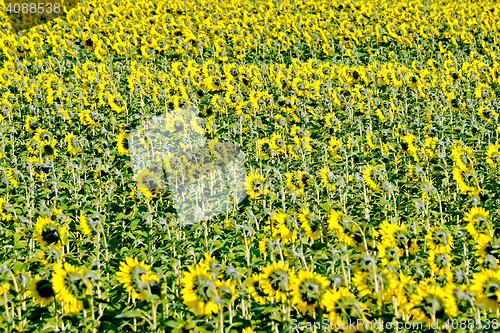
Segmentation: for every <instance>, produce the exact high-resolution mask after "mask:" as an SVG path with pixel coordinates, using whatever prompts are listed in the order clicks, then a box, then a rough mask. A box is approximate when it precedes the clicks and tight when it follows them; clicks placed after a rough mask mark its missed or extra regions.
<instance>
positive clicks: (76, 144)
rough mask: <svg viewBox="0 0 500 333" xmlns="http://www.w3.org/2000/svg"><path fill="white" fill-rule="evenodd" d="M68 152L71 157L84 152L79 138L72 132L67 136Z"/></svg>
mask: <svg viewBox="0 0 500 333" xmlns="http://www.w3.org/2000/svg"><path fill="white" fill-rule="evenodd" d="M66 143H67V150H68V152H69V153H70V154H71V155H77V154H78V153H80V152H81V151H82V146H81V143H80V141H79V140H78V137H77V136H76V135H74V134H73V133H71V132H68V133H67V134H66Z"/></svg>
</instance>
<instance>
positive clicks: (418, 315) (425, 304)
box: [408, 281, 458, 322]
mask: <svg viewBox="0 0 500 333" xmlns="http://www.w3.org/2000/svg"><path fill="white" fill-rule="evenodd" d="M408 309H409V313H410V314H411V315H413V316H414V317H415V319H416V320H418V321H423V322H428V321H431V320H432V321H436V320H438V321H440V322H442V321H444V320H445V319H453V318H455V317H457V316H458V307H457V304H456V301H455V297H454V294H453V288H452V287H441V286H439V285H437V284H427V285H425V284H424V283H423V282H422V281H421V282H420V284H419V286H418V287H417V292H416V293H415V294H412V295H410V303H409V304H408Z"/></svg>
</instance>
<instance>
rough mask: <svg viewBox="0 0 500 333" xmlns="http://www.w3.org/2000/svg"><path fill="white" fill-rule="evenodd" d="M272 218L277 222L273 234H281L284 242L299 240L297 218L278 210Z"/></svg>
mask: <svg viewBox="0 0 500 333" xmlns="http://www.w3.org/2000/svg"><path fill="white" fill-rule="evenodd" d="M272 219H273V220H274V221H275V222H276V224H275V225H274V228H273V235H272V236H275V235H277V234H280V236H281V241H282V242H283V244H286V243H288V242H295V241H296V240H297V229H296V225H297V220H296V219H295V218H294V217H293V216H292V215H289V214H287V213H282V212H279V211H277V212H275V213H274V214H273V217H272Z"/></svg>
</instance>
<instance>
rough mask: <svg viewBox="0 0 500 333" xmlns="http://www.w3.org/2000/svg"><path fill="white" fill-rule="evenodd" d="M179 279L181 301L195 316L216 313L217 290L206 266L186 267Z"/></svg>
mask: <svg viewBox="0 0 500 333" xmlns="http://www.w3.org/2000/svg"><path fill="white" fill-rule="evenodd" d="M188 269H189V272H184V277H183V278H182V279H181V285H182V290H181V294H182V299H183V301H184V304H186V305H187V306H188V307H189V308H190V309H191V310H193V312H194V313H195V314H196V315H197V316H201V315H212V314H213V313H217V311H218V306H217V304H216V303H215V302H216V301H217V290H216V287H215V282H214V281H213V280H212V277H211V275H210V274H209V273H208V266H207V265H206V264H197V265H196V266H195V267H188Z"/></svg>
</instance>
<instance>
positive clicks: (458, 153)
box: [451, 143, 476, 171]
mask: <svg viewBox="0 0 500 333" xmlns="http://www.w3.org/2000/svg"><path fill="white" fill-rule="evenodd" d="M451 156H452V158H453V161H454V162H455V164H456V165H457V167H458V168H459V169H460V170H462V171H465V170H467V169H470V168H471V167H472V166H473V165H474V163H475V162H476V157H475V156H474V151H473V150H472V148H471V147H467V146H463V145H461V144H460V143H455V145H454V146H453V148H452V150H451Z"/></svg>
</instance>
